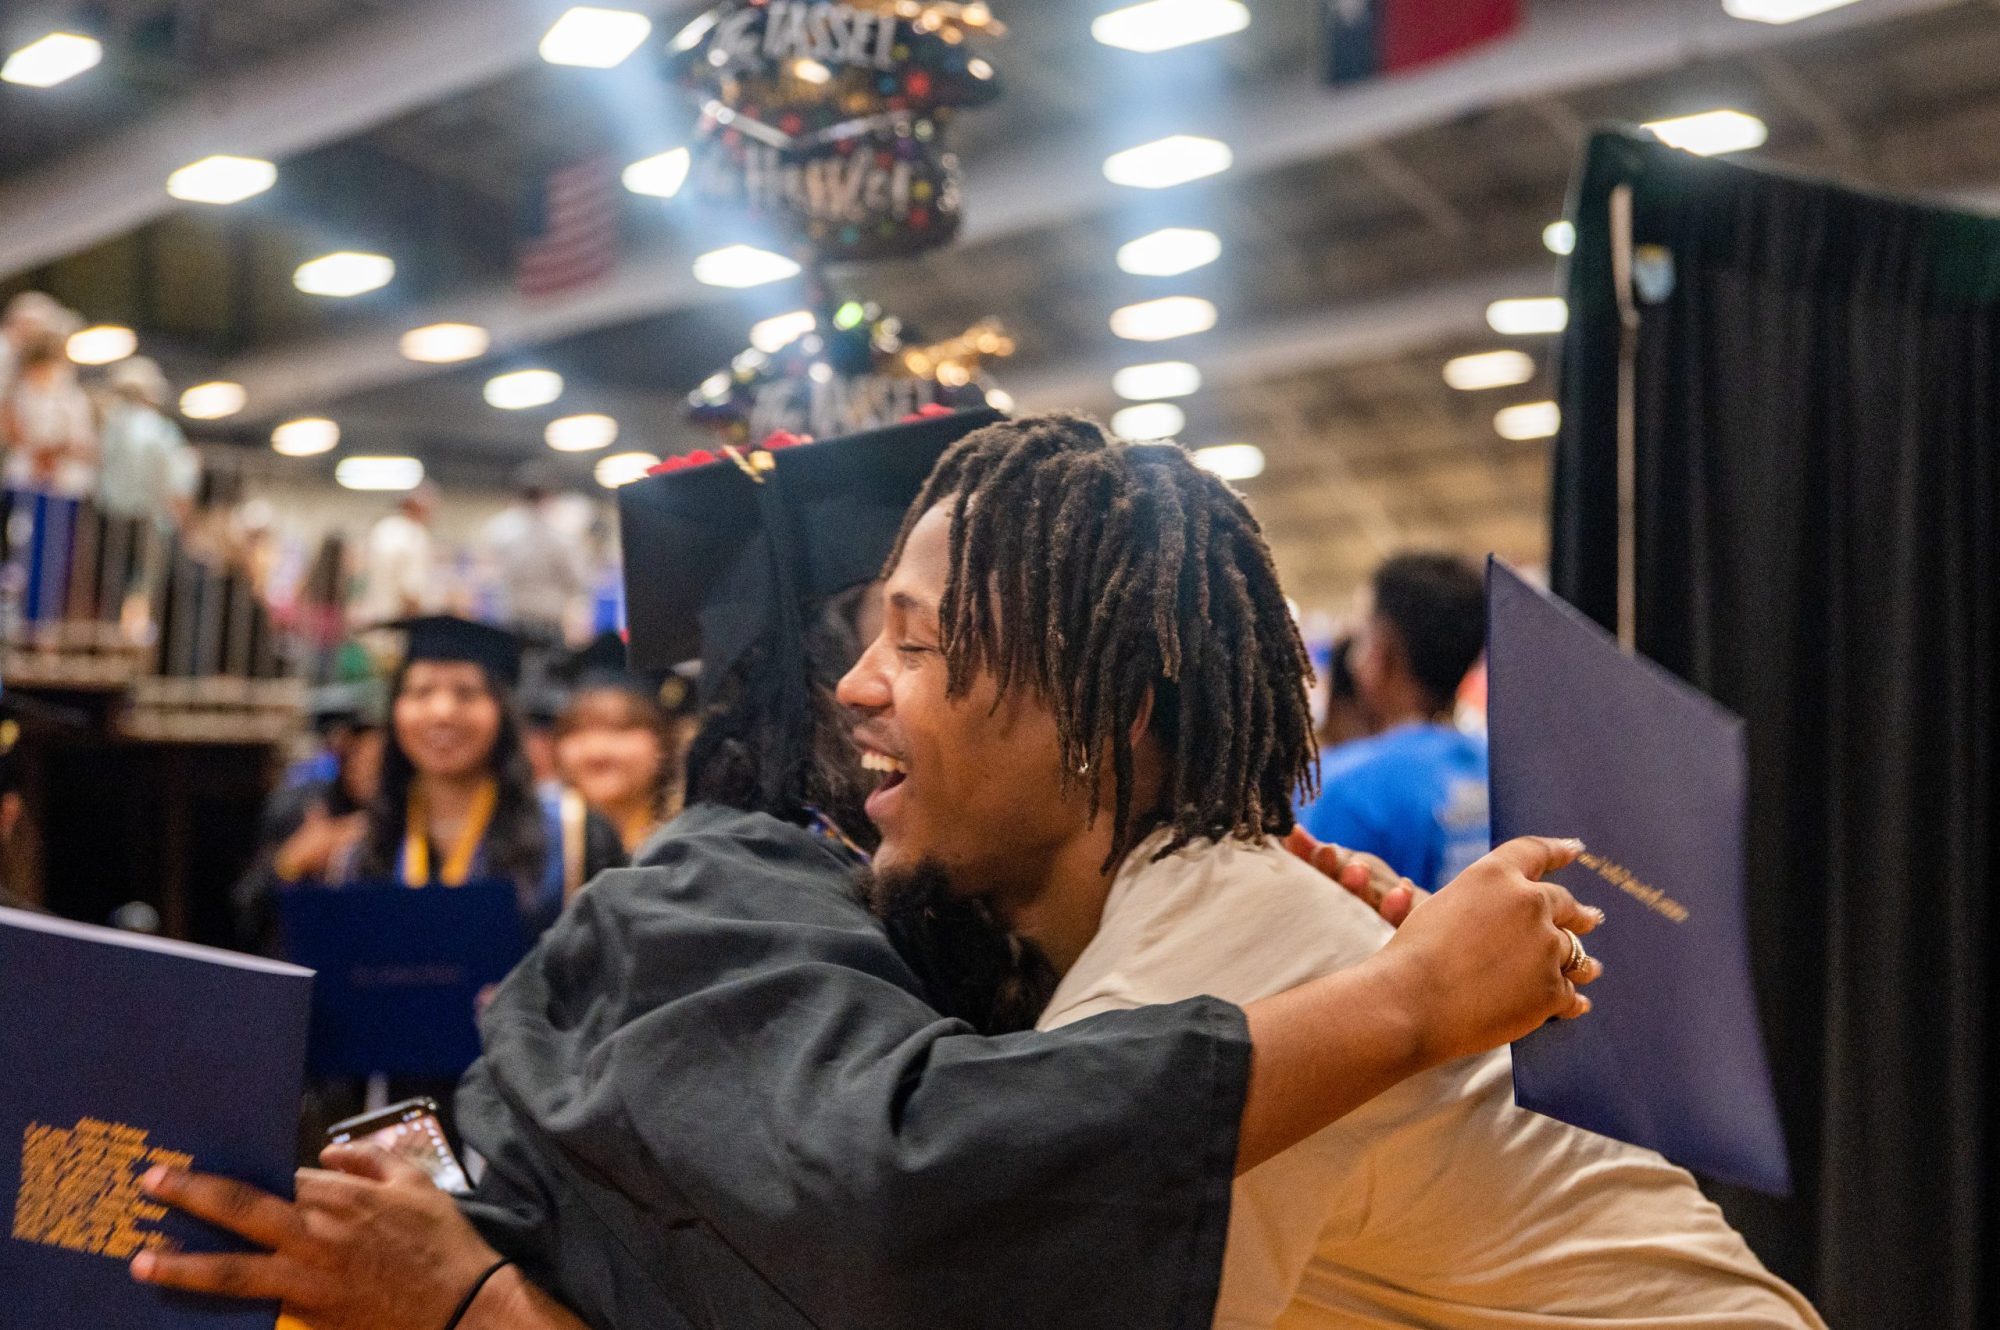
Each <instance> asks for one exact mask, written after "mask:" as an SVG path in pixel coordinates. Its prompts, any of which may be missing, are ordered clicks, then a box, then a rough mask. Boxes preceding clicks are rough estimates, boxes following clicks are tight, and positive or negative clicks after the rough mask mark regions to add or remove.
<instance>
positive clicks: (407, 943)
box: [278, 882, 528, 1078]
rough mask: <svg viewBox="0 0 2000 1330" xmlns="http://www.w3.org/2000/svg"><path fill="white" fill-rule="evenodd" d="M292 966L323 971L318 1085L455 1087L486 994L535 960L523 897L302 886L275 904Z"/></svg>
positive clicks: (317, 996) (472, 1048) (312, 1052)
mask: <svg viewBox="0 0 2000 1330" xmlns="http://www.w3.org/2000/svg"><path fill="white" fill-rule="evenodd" d="M278 923H279V928H280V931H281V932H282V934H283V938H284V946H285V954H286V957H287V959H289V960H292V961H293V962H295V963H296V964H299V965H305V966H309V967H310V968H312V969H314V970H317V971H318V972H319V980H318V982H317V984H316V985H315V986H314V989H313V1003H312V1033H311V1039H310V1042H309V1045H308V1051H307V1055H306V1065H307V1069H308V1071H309V1072H310V1073H311V1074H312V1075H313V1076H316V1077H322V1078H326V1077H350V1076H351V1077H362V1076H370V1075H375V1074H378V1073H379V1074H382V1075H386V1076H411V1077H417V1076H423V1077H437V1078H455V1077H457V1076H458V1075H460V1074H461V1073H463V1072H464V1071H465V1069H466V1068H467V1067H469V1066H471V1065H472V1063H473V1060H474V1059H476V1058H477V1057H478V1056H479V1028H478V1024H477V1011H476V1003H477V1000H478V995H479V991H480V990H481V989H482V988H484V987H486V986H487V985H488V984H497V983H499V982H500V980H502V979H504V978H505V977H506V976H507V972H508V971H509V970H512V969H513V968H514V966H515V965H516V964H518V963H519V961H520V959H521V958H522V957H523V956H524V955H526V954H527V950H528V940H527V934H526V929H525V926H524V925H523V923H522V920H521V910H520V906H519V904H518V902H517V898H516V895H515V891H514V887H513V885H512V884H510V883H505V882H468V883H466V884H465V885H463V886H459V887H442V886H432V887H422V888H416V889H412V888H410V887H406V886H404V885H402V884H401V883H357V884H354V885H351V886H343V887H333V888H326V887H317V886H305V887H295V888H292V889H290V890H287V891H284V892H281V893H279V895H278Z"/></svg>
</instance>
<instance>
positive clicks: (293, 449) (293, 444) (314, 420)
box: [271, 416, 340, 457]
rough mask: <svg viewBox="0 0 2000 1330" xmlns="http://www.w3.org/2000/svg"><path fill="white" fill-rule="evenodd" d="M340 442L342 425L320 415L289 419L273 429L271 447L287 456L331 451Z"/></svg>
mask: <svg viewBox="0 0 2000 1330" xmlns="http://www.w3.org/2000/svg"><path fill="white" fill-rule="evenodd" d="M339 442H340V426H338V425H336V424H334V423H333V422H332V421H331V420H326V419H323V418H321V417H319V416H307V417H306V418H304V419H303V420H288V421H286V422H285V423H284V424H282V425H280V426H278V428H276V429H274V430H272V431H271V447H272V448H273V449H274V450H275V451H277V452H279V453H281V454H283V455H284V456H286V457H311V456H313V455H315V454H316V453H323V452H329V451H331V450H332V448H333V446H334V445H335V444H337V443H339Z"/></svg>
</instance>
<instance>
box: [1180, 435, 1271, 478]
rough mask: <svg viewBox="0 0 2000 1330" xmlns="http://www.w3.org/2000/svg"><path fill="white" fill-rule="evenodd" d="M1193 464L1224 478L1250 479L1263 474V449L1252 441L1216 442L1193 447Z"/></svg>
mask: <svg viewBox="0 0 2000 1330" xmlns="http://www.w3.org/2000/svg"><path fill="white" fill-rule="evenodd" d="M1194 464H1195V465H1196V466H1198V467H1200V468H1201V469H1202V470H1204V471H1212V472H1214V473H1215V474H1216V475H1218V476H1221V477H1222V478H1223V479H1224V480H1251V479H1254V478H1256V477H1257V476H1261V475H1263V474H1264V450H1263V449H1262V448H1259V447H1258V446H1257V445H1256V444H1254V443H1218V444H1216V445H1215V446H1213V447H1210V448H1197V449H1195V450H1194Z"/></svg>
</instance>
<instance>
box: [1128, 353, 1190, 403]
mask: <svg viewBox="0 0 2000 1330" xmlns="http://www.w3.org/2000/svg"><path fill="white" fill-rule="evenodd" d="M1200 387H1201V371H1200V370H1198V369H1196V368H1195V367H1194V366H1193V365H1190V364H1188V363H1187V361H1185V360H1162V361H1159V362H1158V363H1157V364H1152V365H1127V366H1126V367H1125V368H1124V369H1121V370H1119V371H1118V372H1117V373H1116V374H1113V375H1112V376H1111V391H1112V392H1115V393H1117V394H1118V395H1119V396H1120V397H1122V398H1124V399H1125V400H1126V401H1128V402H1150V401H1153V400H1154V399H1156V398H1160V397H1186V396H1187V395H1188V394H1189V393H1191V392H1195V391H1197V390H1199V389H1200Z"/></svg>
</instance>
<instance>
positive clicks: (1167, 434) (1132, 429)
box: [1111, 402, 1187, 441]
mask: <svg viewBox="0 0 2000 1330" xmlns="http://www.w3.org/2000/svg"><path fill="white" fill-rule="evenodd" d="M1186 425H1187V413H1186V412H1184V411H1182V410H1181V409H1180V408H1179V407H1177V406H1175V405H1174V404H1173V403H1172V402H1148V403H1146V404H1145V405H1144V406H1128V407H1126V408H1125V409H1124V410H1122V411H1119V412H1116V413H1114V414H1113V415H1112V417H1111V432H1112V433H1113V434H1116V435H1117V436H1118V437H1119V438H1121V439H1134V440H1141V441H1143V440H1146V439H1171V438H1173V437H1174V436H1175V435H1176V434H1179V433H1180V432H1181V430H1182V428H1183V427H1185V426H1186Z"/></svg>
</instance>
